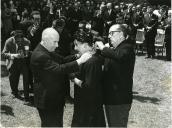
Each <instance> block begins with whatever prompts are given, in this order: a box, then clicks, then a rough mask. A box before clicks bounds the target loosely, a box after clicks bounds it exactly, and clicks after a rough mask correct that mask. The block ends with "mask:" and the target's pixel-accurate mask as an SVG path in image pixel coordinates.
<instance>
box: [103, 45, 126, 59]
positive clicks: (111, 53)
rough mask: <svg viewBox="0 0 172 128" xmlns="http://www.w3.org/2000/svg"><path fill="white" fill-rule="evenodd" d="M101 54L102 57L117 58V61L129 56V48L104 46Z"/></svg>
mask: <svg viewBox="0 0 172 128" xmlns="http://www.w3.org/2000/svg"><path fill="white" fill-rule="evenodd" d="M101 54H102V55H103V56H104V57H107V58H110V59H113V60H118V61H126V60H127V59H128V56H129V49H127V48H126V49H125V48H123V49H117V48H116V49H111V48H107V47H105V48H104V49H103V50H102V52H101Z"/></svg>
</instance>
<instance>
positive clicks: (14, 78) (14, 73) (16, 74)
mask: <svg viewBox="0 0 172 128" xmlns="http://www.w3.org/2000/svg"><path fill="white" fill-rule="evenodd" d="M19 78H20V70H19V69H18V68H17V66H16V64H13V65H12V67H11V68H10V70H9V81H10V87H11V91H12V94H14V95H18V83H19Z"/></svg>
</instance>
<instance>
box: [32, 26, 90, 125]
mask: <svg viewBox="0 0 172 128" xmlns="http://www.w3.org/2000/svg"><path fill="white" fill-rule="evenodd" d="M58 42H59V34H58V32H57V31H56V30H55V29H54V28H52V27H51V28H46V29H45V30H44V31H43V33H42V40H41V42H40V44H38V46H37V47H36V48H35V50H34V51H33V53H32V56H31V69H32V72H33V76H34V103H35V107H36V108H37V110H38V112H39V116H40V118H41V127H63V110H64V105H65V95H66V91H65V86H64V84H65V82H64V78H65V75H66V74H67V73H73V72H76V71H78V70H79V65H81V64H82V63H84V62H86V61H87V60H88V59H89V58H91V54H90V53H85V54H84V55H82V56H81V57H80V58H79V59H77V60H75V59H76V57H75V56H72V57H70V58H61V57H60V56H58V55H55V54H54V53H53V52H54V50H55V49H56V47H58ZM67 61H72V62H69V63H66V62H67Z"/></svg>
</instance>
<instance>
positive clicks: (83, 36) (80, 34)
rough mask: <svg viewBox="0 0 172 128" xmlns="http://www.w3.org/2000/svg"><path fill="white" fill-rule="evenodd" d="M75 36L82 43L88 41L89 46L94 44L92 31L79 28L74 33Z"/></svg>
mask: <svg viewBox="0 0 172 128" xmlns="http://www.w3.org/2000/svg"><path fill="white" fill-rule="evenodd" d="M74 38H75V39H76V40H78V41H80V42H81V43H88V45H89V46H93V43H94V42H93V35H92V34H91V33H90V32H86V31H81V30H78V31H76V33H75V34H74Z"/></svg>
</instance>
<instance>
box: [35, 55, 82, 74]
mask: <svg viewBox="0 0 172 128" xmlns="http://www.w3.org/2000/svg"><path fill="white" fill-rule="evenodd" d="M38 63H39V64H40V65H42V66H41V67H43V69H44V70H46V71H49V72H52V73H73V72H76V71H78V70H79V66H78V63H77V62H76V61H72V62H69V63H66V64H59V63H57V62H55V61H54V60H52V59H51V58H49V57H46V56H42V57H41V58H40V59H38Z"/></svg>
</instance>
